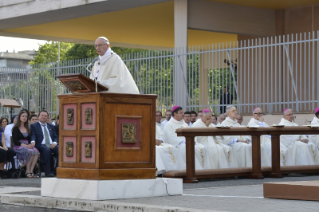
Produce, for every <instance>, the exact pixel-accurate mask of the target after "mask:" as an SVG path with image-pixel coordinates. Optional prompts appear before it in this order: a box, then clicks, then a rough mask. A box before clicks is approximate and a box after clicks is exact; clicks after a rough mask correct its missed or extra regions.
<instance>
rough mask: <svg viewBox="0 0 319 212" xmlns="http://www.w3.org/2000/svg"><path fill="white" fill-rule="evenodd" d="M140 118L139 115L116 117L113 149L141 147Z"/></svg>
mask: <svg viewBox="0 0 319 212" xmlns="http://www.w3.org/2000/svg"><path fill="white" fill-rule="evenodd" d="M141 118H142V117H140V116H117V117H116V145H115V146H116V148H115V149H141V139H140V133H141Z"/></svg>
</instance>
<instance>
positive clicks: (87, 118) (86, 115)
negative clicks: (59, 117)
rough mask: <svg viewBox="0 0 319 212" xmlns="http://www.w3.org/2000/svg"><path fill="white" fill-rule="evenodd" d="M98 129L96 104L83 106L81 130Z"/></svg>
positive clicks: (84, 104) (83, 104)
mask: <svg viewBox="0 0 319 212" xmlns="http://www.w3.org/2000/svg"><path fill="white" fill-rule="evenodd" d="M95 127H96V103H82V104H81V129H83V130H95Z"/></svg>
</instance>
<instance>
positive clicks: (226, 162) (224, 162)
mask: <svg viewBox="0 0 319 212" xmlns="http://www.w3.org/2000/svg"><path fill="white" fill-rule="evenodd" d="M211 119H212V112H211V111H210V110H209V109H204V110H203V116H202V118H200V119H198V120H197V121H196V122H195V123H194V124H193V126H192V127H193V128H196V127H202V128H206V127H215V125H213V124H212V123H211ZM195 141H196V142H197V143H200V144H203V145H204V146H205V147H206V149H207V151H208V155H209V160H210V164H211V166H212V167H216V168H218V169H224V168H236V167H238V165H237V162H236V159H235V156H234V153H233V151H232V149H231V147H229V146H227V145H225V144H223V143H221V142H219V141H218V140H217V138H216V136H196V137H195ZM212 164H213V165H212Z"/></svg>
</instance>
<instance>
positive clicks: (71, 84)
mask: <svg viewBox="0 0 319 212" xmlns="http://www.w3.org/2000/svg"><path fill="white" fill-rule="evenodd" d="M63 83H64V84H65V86H66V87H68V88H69V89H70V90H71V91H72V92H83V91H89V88H88V87H86V86H85V84H83V83H82V82H81V81H80V80H78V79H76V80H74V79H72V80H63Z"/></svg>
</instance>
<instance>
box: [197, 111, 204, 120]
mask: <svg viewBox="0 0 319 212" xmlns="http://www.w3.org/2000/svg"><path fill="white" fill-rule="evenodd" d="M202 117H203V111H201V110H200V111H198V115H197V118H196V120H198V119H201V118H202Z"/></svg>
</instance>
